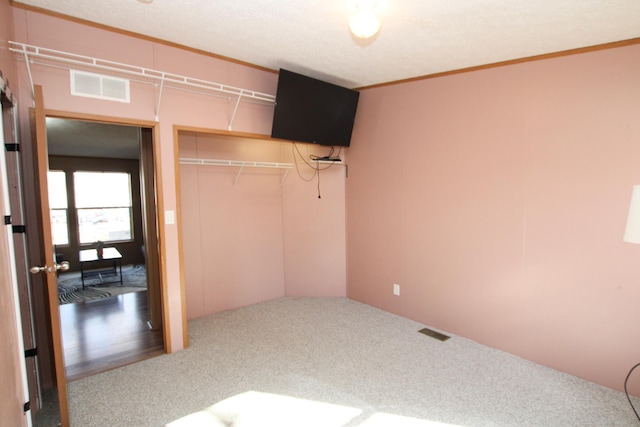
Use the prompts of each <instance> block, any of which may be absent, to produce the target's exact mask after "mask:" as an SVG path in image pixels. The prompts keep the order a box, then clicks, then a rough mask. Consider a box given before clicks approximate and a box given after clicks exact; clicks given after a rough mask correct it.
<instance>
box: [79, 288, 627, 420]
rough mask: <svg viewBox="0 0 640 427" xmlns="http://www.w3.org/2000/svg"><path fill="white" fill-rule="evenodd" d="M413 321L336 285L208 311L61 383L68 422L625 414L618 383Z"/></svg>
mask: <svg viewBox="0 0 640 427" xmlns="http://www.w3.org/2000/svg"><path fill="white" fill-rule="evenodd" d="M424 326H425V325H421V324H418V323H416V322H413V321H410V320H407V319H404V318H401V317H398V316H395V315H392V314H389V313H386V312H384V311H381V310H378V309H375V308H372V307H370V306H367V305H364V304H360V303H357V302H354V301H351V300H348V299H343V298H282V299H277V300H274V301H269V302H265V303H261V304H256V305H253V306H249V307H244V308H240V309H236V310H231V311H226V312H222V313H218V314H215V315H212V316H208V317H205V318H201V319H197V320H194V321H191V322H189V339H190V344H191V347H190V348H189V349H187V350H184V351H179V352H176V353H174V354H172V355H164V356H161V357H157V358H154V359H149V360H146V361H144V362H140V363H137V364H135V365H130V366H126V367H123V368H119V369H116V370H113V371H109V372H105V373H103V374H99V375H96V376H93V377H88V378H84V379H82V380H78V381H74V382H72V383H70V384H69V401H70V412H71V420H72V425H73V426H83V427H90V426H163V425H168V426H170V427H184V426H190V427H192V426H235V427H240V426H243V427H249V426H301V427H307V426H322V427H333V426H336V427H337V426H347V427H352V426H359V427H380V426H393V427H426V426H440V425H443V424H444V425H454V426H509V427H513V426H529V427H533V426H544V427H548V426H563V427H566V426H581V427H584V426H637V425H638V420H637V419H636V418H635V415H634V414H633V412H632V410H631V408H630V407H629V404H628V402H627V400H626V397H625V395H624V394H623V393H620V392H617V391H614V390H611V389H608V388H605V387H601V386H598V385H595V384H593V383H590V382H587V381H584V380H581V379H578V378H575V377H572V376H570V375H567V374H563V373H561V372H558V371H555V370H552V369H548V368H545V367H542V366H540V365H536V364H534V363H531V362H528V361H526V360H523V359H520V358H518V357H515V356H512V355H509V354H507V353H504V352H501V351H498V350H494V349H491V348H488V347H485V346H482V345H479V344H477V343H475V342H472V341H470V340H467V339H464V338H461V337H456V336H453V337H452V338H451V339H449V340H447V341H444V342H442V341H439V340H436V339H433V338H431V337H428V336H426V335H423V334H421V333H418V330H420V329H421V328H422V327H424ZM622 381H624V378H621V382H622Z"/></svg>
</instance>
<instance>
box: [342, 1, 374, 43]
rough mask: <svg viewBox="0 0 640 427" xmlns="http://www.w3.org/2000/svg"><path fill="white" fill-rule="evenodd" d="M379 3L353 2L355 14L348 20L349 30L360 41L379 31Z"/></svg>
mask: <svg viewBox="0 0 640 427" xmlns="http://www.w3.org/2000/svg"><path fill="white" fill-rule="evenodd" d="M379 13H380V1H378V0H355V13H354V14H353V15H352V16H351V19H349V30H351V33H352V34H353V35H354V36H356V37H359V38H361V39H368V38H370V37H373V36H375V35H376V34H377V33H378V31H380V26H381V25H382V23H381V22H380V18H379V16H378V14H379Z"/></svg>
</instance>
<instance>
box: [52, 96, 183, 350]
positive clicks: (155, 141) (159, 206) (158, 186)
mask: <svg viewBox="0 0 640 427" xmlns="http://www.w3.org/2000/svg"><path fill="white" fill-rule="evenodd" d="M45 115H46V117H47V118H57V119H68V120H82V121H87V122H94V123H105V124H111V125H121V126H136V127H140V128H147V129H151V138H152V144H151V145H152V148H153V171H154V173H155V180H154V183H153V184H154V186H155V194H156V206H155V210H153V213H154V214H155V218H153V219H155V222H156V225H157V232H158V239H157V240H158V251H157V259H156V260H155V264H154V261H152V262H151V265H156V266H157V268H158V270H159V271H158V273H159V282H160V286H159V288H160V289H159V291H160V295H159V299H160V305H161V307H160V310H161V312H162V335H163V345H164V352H165V353H171V346H170V343H171V335H170V327H169V311H168V310H169V303H168V300H167V295H168V292H167V289H166V286H167V272H166V262H165V259H166V255H165V251H166V248H165V246H164V242H165V237H164V227H162V224H161V222H160V212H164V210H163V206H164V203H163V198H162V183H161V179H160V178H161V177H162V174H161V167H160V165H161V159H160V144H159V141H160V124H159V123H158V122H153V121H149V120H137V119H128V118H122V117H111V116H102V115H97V114H86V113H75V112H69V111H62V110H51V109H45ZM141 185H142V183H141ZM144 185H147V184H146V183H145V184H144ZM146 199H147V198H146V197H145V203H146V202H147V200H146ZM145 211H148V210H145ZM149 219H150V218H143V221H147V220H149ZM146 253H147V254H146V256H147V257H148V254H149V253H150V251H149V249H148V248H147V250H146ZM154 255H155V254H154ZM145 262H146V261H145Z"/></svg>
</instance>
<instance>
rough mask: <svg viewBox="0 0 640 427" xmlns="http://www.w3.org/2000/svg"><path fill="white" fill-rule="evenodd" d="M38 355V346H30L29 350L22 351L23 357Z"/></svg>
mask: <svg viewBox="0 0 640 427" xmlns="http://www.w3.org/2000/svg"><path fill="white" fill-rule="evenodd" d="M37 355H38V347H35V348H30V349H29V350H25V351H24V357H25V359H26V358H27V357H36V356H37Z"/></svg>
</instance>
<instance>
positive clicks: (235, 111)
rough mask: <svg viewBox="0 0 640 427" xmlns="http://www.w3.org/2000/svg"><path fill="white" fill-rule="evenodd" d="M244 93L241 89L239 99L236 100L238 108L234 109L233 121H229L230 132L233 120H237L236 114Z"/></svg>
mask: <svg viewBox="0 0 640 427" xmlns="http://www.w3.org/2000/svg"><path fill="white" fill-rule="evenodd" d="M243 93H244V89H241V90H240V94H239V95H238V99H237V100H236V106H235V108H234V109H233V114H232V115H231V120H229V130H232V127H233V120H234V119H235V118H236V113H237V112H238V106H239V105H240V100H241V99H242V94H243Z"/></svg>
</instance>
